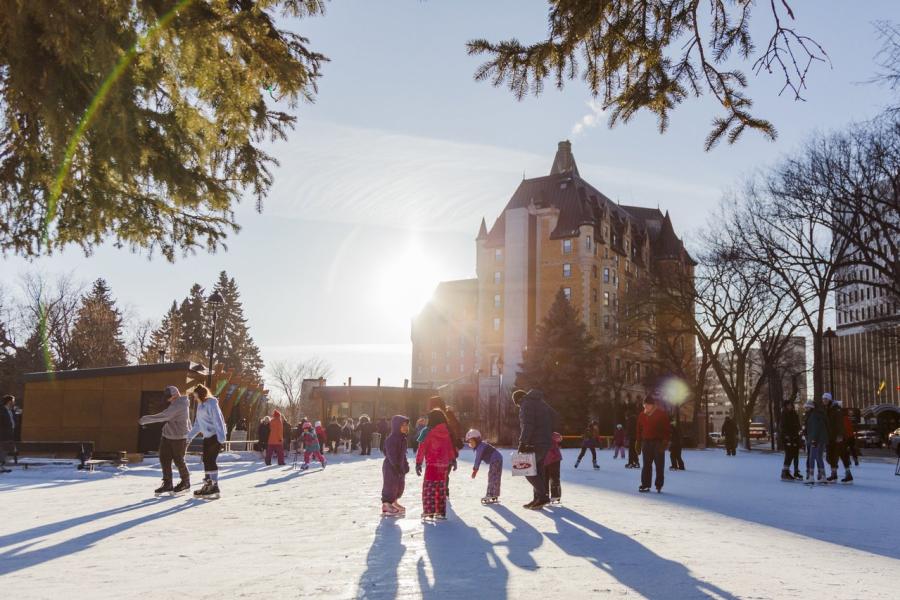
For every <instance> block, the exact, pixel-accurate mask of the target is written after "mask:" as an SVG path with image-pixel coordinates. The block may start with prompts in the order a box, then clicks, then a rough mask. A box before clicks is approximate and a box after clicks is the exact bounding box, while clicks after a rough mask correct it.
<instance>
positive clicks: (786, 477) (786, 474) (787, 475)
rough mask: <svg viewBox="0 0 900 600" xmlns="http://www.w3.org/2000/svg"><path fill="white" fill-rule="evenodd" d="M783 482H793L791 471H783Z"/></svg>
mask: <svg viewBox="0 0 900 600" xmlns="http://www.w3.org/2000/svg"><path fill="white" fill-rule="evenodd" d="M781 480H782V481H793V480H794V478H793V477H791V471H790V469H782V470H781Z"/></svg>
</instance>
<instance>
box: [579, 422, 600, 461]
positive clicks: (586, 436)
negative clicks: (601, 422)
mask: <svg viewBox="0 0 900 600" xmlns="http://www.w3.org/2000/svg"><path fill="white" fill-rule="evenodd" d="M599 435H600V431H599V429H598V428H597V424H596V423H591V424H590V425H588V426H587V428H585V430H584V433H583V434H581V452H579V453H578V458H576V459H575V468H576V469H577V468H578V465H580V464H581V459H582V458H584V454H585V452H587V451H588V450H590V451H591V461H592V462H593V463H594V468H595V469H599V468H600V465H598V464H597V438H598V436H599Z"/></svg>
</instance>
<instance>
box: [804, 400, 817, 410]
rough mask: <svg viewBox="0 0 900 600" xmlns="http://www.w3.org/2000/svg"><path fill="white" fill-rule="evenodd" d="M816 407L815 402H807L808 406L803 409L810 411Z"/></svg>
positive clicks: (805, 405)
mask: <svg viewBox="0 0 900 600" xmlns="http://www.w3.org/2000/svg"><path fill="white" fill-rule="evenodd" d="M815 406H816V403H815V402H813V401H812V400H807V401H806V404H804V405H803V408H805V409H807V410H809V409H811V408H815Z"/></svg>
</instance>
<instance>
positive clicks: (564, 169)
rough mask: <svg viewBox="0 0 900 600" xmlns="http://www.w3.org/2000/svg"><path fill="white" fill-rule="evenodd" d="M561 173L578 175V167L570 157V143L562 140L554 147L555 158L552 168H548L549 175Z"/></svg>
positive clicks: (573, 158) (572, 157)
mask: <svg viewBox="0 0 900 600" xmlns="http://www.w3.org/2000/svg"><path fill="white" fill-rule="evenodd" d="M562 173H569V174H572V175H576V176H577V175H578V166H577V165H576V164H575V157H574V156H573V155H572V142H570V141H569V140H563V141H562V142H560V143H559V144H558V145H557V146H556V156H555V157H554V159H553V166H552V167H551V168H550V174H551V175H557V174H562Z"/></svg>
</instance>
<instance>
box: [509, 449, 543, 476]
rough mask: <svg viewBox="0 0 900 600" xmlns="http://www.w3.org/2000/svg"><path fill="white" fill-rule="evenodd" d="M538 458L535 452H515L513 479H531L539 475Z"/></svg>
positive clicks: (513, 457)
mask: <svg viewBox="0 0 900 600" xmlns="http://www.w3.org/2000/svg"><path fill="white" fill-rule="evenodd" d="M536 462H537V458H536V457H535V455H534V452H528V453H525V452H513V454H512V474H513V477H530V476H533V475H537V465H536V464H535V463H536Z"/></svg>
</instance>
